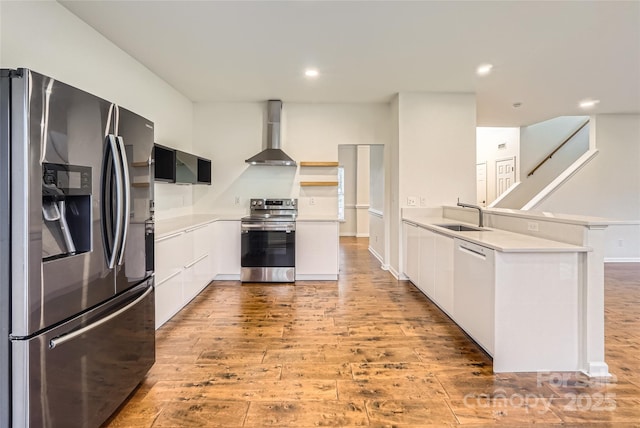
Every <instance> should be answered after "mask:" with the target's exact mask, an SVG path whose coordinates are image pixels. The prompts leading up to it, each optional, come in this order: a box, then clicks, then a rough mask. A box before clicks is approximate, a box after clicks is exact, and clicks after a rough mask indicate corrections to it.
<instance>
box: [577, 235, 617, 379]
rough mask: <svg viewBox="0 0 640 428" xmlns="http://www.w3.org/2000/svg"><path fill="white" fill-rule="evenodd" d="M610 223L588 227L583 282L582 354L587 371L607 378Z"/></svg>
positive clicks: (584, 368)
mask: <svg viewBox="0 0 640 428" xmlns="http://www.w3.org/2000/svg"><path fill="white" fill-rule="evenodd" d="M605 229H606V226H604V227H601V226H587V228H586V231H585V235H586V243H585V246H588V247H591V248H592V249H593V250H592V251H590V252H588V253H586V257H585V258H586V266H585V269H584V271H583V272H584V275H585V278H584V281H583V284H582V290H581V291H582V295H581V298H582V304H581V308H582V314H581V319H580V321H581V323H582V334H581V336H582V355H583V361H582V366H583V370H584V371H585V372H586V373H587V374H588V375H589V376H592V377H607V376H610V374H609V366H608V365H607V363H606V362H605V359H604V357H605V355H604V239H605V236H604V233H605Z"/></svg>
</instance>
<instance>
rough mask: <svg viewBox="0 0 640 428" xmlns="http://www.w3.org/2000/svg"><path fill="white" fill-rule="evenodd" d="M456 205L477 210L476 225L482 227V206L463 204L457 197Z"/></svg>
mask: <svg viewBox="0 0 640 428" xmlns="http://www.w3.org/2000/svg"><path fill="white" fill-rule="evenodd" d="M457 205H458V206H459V207H464V208H475V209H477V210H478V227H484V213H483V212H482V208H481V207H480V206H478V205H471V204H465V203H464V202H460V198H458V203H457Z"/></svg>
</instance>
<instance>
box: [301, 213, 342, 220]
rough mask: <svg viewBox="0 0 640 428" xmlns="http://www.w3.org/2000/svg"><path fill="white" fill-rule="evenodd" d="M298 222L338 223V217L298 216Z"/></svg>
mask: <svg viewBox="0 0 640 428" xmlns="http://www.w3.org/2000/svg"><path fill="white" fill-rule="evenodd" d="M296 221H338V216H336V215H331V214H328V215H315V214H314V215H309V214H306V215H298V217H296Z"/></svg>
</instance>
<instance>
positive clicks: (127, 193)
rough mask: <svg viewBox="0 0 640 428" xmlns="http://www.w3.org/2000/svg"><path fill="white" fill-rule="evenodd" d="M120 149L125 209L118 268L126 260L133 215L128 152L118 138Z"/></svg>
mask: <svg viewBox="0 0 640 428" xmlns="http://www.w3.org/2000/svg"><path fill="white" fill-rule="evenodd" d="M117 142H118V148H119V150H120V162H121V167H122V177H123V183H122V190H124V191H123V192H121V196H122V197H123V199H124V201H123V202H124V207H123V208H124V209H123V212H122V214H123V216H122V220H123V228H122V238H121V239H120V250H119V253H120V254H119V256H118V266H120V265H122V260H123V258H124V250H125V246H126V243H127V234H128V233H129V216H130V213H131V180H130V178H129V161H128V159H127V152H126V149H125V147H124V140H123V139H122V137H120V136H119V137H117Z"/></svg>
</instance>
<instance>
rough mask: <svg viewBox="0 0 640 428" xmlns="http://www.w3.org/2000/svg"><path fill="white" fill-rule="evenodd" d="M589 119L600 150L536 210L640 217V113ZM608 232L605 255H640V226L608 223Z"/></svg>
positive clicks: (628, 257) (615, 257)
mask: <svg viewBox="0 0 640 428" xmlns="http://www.w3.org/2000/svg"><path fill="white" fill-rule="evenodd" d="M591 120H592V126H595V140H596V141H595V145H596V148H597V149H598V151H599V153H598V155H597V156H596V157H595V158H594V159H593V160H592V161H591V162H589V164H587V165H586V166H585V167H584V168H583V169H581V170H580V171H578V173H577V174H576V175H574V176H573V177H572V178H571V179H570V180H569V181H568V182H567V183H565V184H564V185H563V186H562V187H560V188H559V189H558V190H556V191H555V192H554V193H552V194H551V195H550V196H549V197H548V198H547V199H546V200H545V201H543V202H542V203H541V204H540V205H539V206H538V207H537V208H536V211H538V210H540V211H551V212H561V213H567V214H581V215H590V216H598V217H605V218H611V219H617V220H634V221H636V222H640V167H639V166H640V115H598V116H595V117H592V118H591ZM605 236H606V241H605V258H606V259H608V260H611V261H613V260H617V261H624V260H633V261H640V226H638V225H626V226H622V225H621V226H610V227H609V228H607V231H606V234H605ZM620 240H622V245H620Z"/></svg>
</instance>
